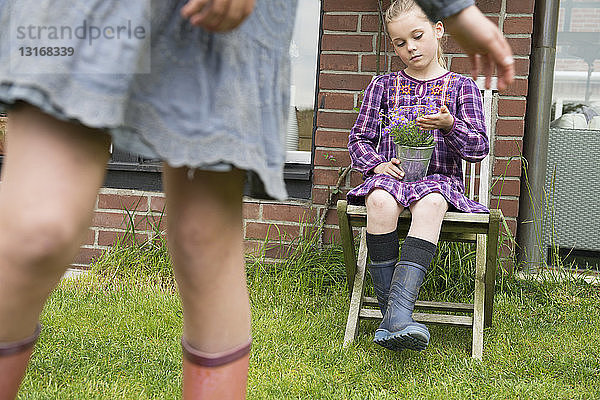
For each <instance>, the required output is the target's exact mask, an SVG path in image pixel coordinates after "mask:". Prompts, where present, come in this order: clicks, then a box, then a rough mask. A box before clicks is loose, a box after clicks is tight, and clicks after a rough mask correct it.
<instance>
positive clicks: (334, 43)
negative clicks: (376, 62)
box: [321, 33, 373, 52]
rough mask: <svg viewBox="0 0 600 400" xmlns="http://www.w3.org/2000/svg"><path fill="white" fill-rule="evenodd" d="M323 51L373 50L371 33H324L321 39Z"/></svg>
mask: <svg viewBox="0 0 600 400" xmlns="http://www.w3.org/2000/svg"><path fill="white" fill-rule="evenodd" d="M321 50H323V51H358V52H369V51H373V35H336V34H332V33H326V34H324V35H323V39H322V40H321Z"/></svg>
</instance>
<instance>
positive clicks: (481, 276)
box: [472, 235, 486, 360]
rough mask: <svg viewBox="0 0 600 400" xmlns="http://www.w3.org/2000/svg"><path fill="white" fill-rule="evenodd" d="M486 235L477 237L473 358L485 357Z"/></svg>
mask: <svg viewBox="0 0 600 400" xmlns="http://www.w3.org/2000/svg"><path fill="white" fill-rule="evenodd" d="M485 261H486V235H477V250H476V256H475V298H474V301H473V306H474V307H473V347H472V356H473V358H476V359H479V360H481V358H482V357H483V323H484V314H485V289H486V288H485V264H486V263H485Z"/></svg>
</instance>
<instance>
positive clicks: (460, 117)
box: [348, 71, 489, 213]
mask: <svg viewBox="0 0 600 400" xmlns="http://www.w3.org/2000/svg"><path fill="white" fill-rule="evenodd" d="M442 104H445V105H446V106H447V107H448V110H449V111H450V113H451V114H452V115H453V116H454V126H453V127H452V129H450V131H448V132H443V131H441V130H435V131H433V134H434V138H435V142H436V145H435V149H434V151H433V155H432V156H431V162H430V164H429V170H428V171H427V176H426V177H425V178H424V179H423V180H420V181H416V182H402V181H400V180H397V179H395V178H392V177H391V176H389V175H384V174H376V173H374V172H373V169H374V168H375V167H376V166H377V165H379V164H380V163H382V162H386V161H389V160H390V159H391V158H392V157H395V156H396V149H395V146H394V143H393V142H392V139H391V137H390V136H389V135H388V134H382V133H381V126H380V123H379V121H380V117H379V116H380V112H381V113H384V114H387V113H388V111H389V110H392V109H394V108H397V107H404V106H415V105H424V106H430V107H432V106H433V107H435V109H436V110H439V109H440V107H441V106H442ZM348 150H349V152H350V157H351V159H352V167H353V168H355V169H357V170H358V171H360V172H362V174H363V177H364V182H363V183H362V184H361V185H359V186H358V187H356V188H354V189H352V190H351V191H350V192H348V201H349V203H351V204H364V201H365V196H366V195H368V194H369V193H370V192H371V191H372V190H373V189H375V188H380V189H384V190H386V191H387V192H389V193H390V194H392V195H393V196H394V197H395V198H396V201H398V203H399V204H400V205H402V206H403V207H408V206H409V205H410V204H411V203H413V202H414V201H417V200H419V199H421V198H422V197H424V196H425V195H427V194H429V193H433V192H437V193H440V194H442V196H444V197H445V198H446V200H447V201H448V203H449V204H450V209H451V210H453V209H456V210H460V211H464V212H479V213H485V212H489V211H488V209H487V208H486V207H485V206H483V205H482V204H479V203H477V202H476V201H473V200H470V199H468V198H467V197H466V196H465V195H464V192H465V186H464V183H463V179H462V162H461V159H464V160H467V161H470V162H476V161H480V160H482V159H483V158H484V157H485V156H486V155H487V153H488V151H489V142H488V138H487V136H486V128H485V117H484V114H483V105H482V102H481V93H480V92H479V88H477V85H476V84H475V82H473V80H472V79H470V78H467V77H464V76H462V75H459V74H456V73H454V72H448V73H446V74H444V75H442V76H440V77H439V78H436V79H430V80H427V81H420V80H418V79H414V78H411V77H410V76H408V75H407V74H405V73H404V72H403V71H401V72H393V73H391V74H387V75H380V76H377V77H375V79H373V81H372V82H371V83H370V84H369V86H368V87H367V89H366V90H365V95H364V99H363V103H362V106H361V108H360V112H359V114H358V118H357V119H356V123H355V124H354V127H352V130H351V132H350V137H349V141H348Z"/></svg>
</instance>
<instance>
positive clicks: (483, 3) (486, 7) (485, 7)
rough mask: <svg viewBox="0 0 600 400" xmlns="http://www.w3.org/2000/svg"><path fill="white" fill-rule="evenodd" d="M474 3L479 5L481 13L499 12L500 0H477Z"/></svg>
mask: <svg viewBox="0 0 600 400" xmlns="http://www.w3.org/2000/svg"><path fill="white" fill-rule="evenodd" d="M475 5H477V7H479V9H480V10H481V12H482V13H486V14H488V13H489V14H493V13H499V12H500V9H501V7H502V2H501V1H498V0H477V1H476V2H475Z"/></svg>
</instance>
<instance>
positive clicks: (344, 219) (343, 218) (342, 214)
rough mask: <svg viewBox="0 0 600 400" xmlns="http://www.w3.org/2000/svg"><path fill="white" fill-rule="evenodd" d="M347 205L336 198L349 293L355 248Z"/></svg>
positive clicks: (354, 263)
mask: <svg viewBox="0 0 600 400" xmlns="http://www.w3.org/2000/svg"><path fill="white" fill-rule="evenodd" d="M347 207H348V202H347V201H346V200H338V202H337V214H338V226H339V228H340V239H341V241H342V249H343V253H344V266H345V267H346V285H347V287H348V292H349V293H351V290H352V287H353V286H354V282H353V279H354V274H355V272H356V250H355V248H354V235H353V234H352V226H351V224H350V220H349V219H348V214H347V213H346V209H347Z"/></svg>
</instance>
